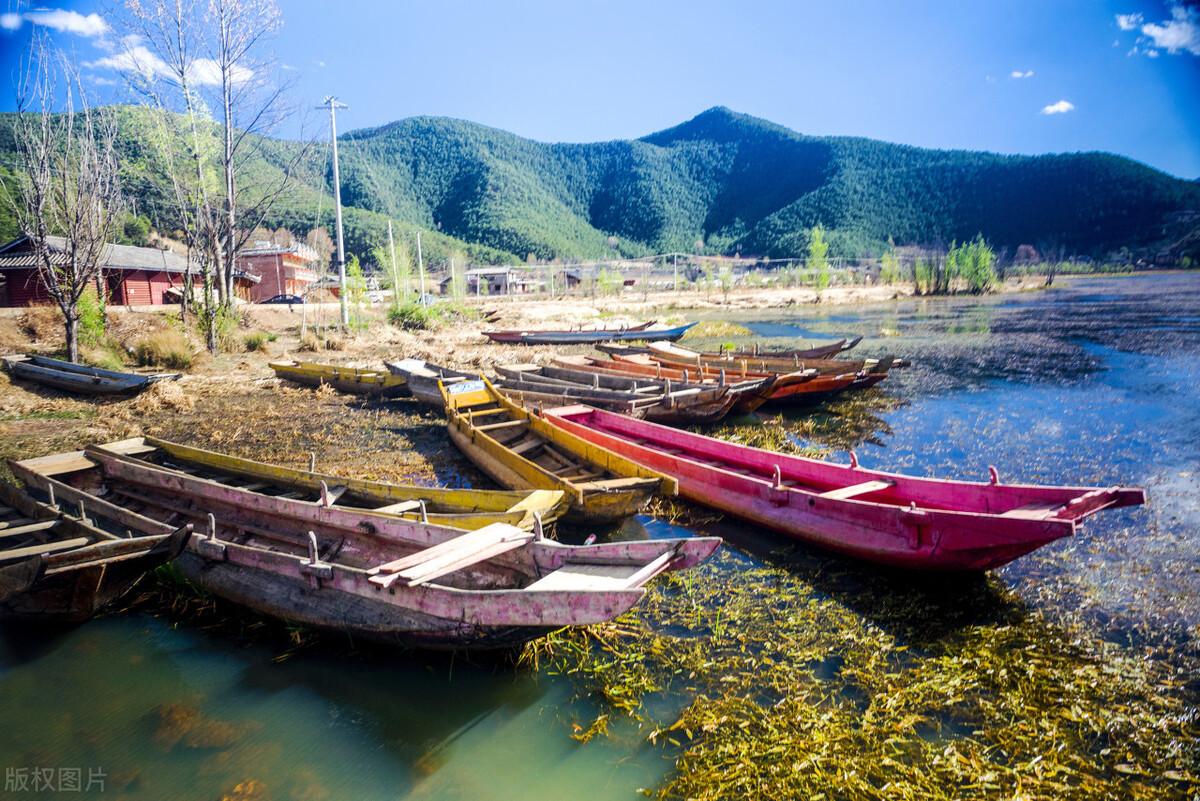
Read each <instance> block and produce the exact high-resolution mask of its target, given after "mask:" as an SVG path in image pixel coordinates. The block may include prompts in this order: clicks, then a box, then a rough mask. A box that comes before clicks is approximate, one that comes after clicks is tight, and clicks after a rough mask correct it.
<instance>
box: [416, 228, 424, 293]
mask: <svg viewBox="0 0 1200 801" xmlns="http://www.w3.org/2000/svg"><path fill="white" fill-rule="evenodd" d="M417 273H418V275H420V276H421V298H420V302H421V305H422V306H424V305H425V260H424V259H423V258H421V232H420V231H417Z"/></svg>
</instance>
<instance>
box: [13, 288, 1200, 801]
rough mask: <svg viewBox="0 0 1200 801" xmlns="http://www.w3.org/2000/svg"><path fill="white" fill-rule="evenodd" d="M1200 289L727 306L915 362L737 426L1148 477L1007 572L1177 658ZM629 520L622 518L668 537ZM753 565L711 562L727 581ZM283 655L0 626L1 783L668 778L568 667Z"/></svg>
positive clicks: (1187, 576) (126, 617)
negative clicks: (567, 673)
mask: <svg viewBox="0 0 1200 801" xmlns="http://www.w3.org/2000/svg"><path fill="white" fill-rule="evenodd" d="M1198 298H1200V276H1198V275H1179V276H1154V277H1137V278H1120V279H1079V280H1075V281H1070V282H1067V283H1065V285H1064V286H1062V287H1060V288H1056V289H1055V290H1053V291H1050V292H1039V293H1030V294H1026V295H1019V296H1005V297H997V298H983V299H953V300H948V301H947V300H941V301H921V300H906V301H902V302H899V303H898V304H887V305H879V306H872V307H865V308H862V309H854V310H846V309H837V310H835V311H833V312H828V311H826V310H820V309H814V310H807V309H799V310H797V311H796V312H794V313H777V312H774V311H772V312H770V313H758V314H747V313H742V314H740V315H734V316H733V319H735V320H737V321H739V322H742V323H743V324H746V325H747V326H748V327H749V328H750V329H751V330H753V331H755V332H757V333H758V334H759V335H763V336H771V337H778V338H779V339H778V341H777V342H776V343H773V344H777V345H779V346H785V345H787V344H789V343H791V342H792V341H793V340H798V341H803V340H805V339H807V338H816V339H826V338H830V337H833V336H849V335H856V334H863V335H865V336H866V342H867V343H868V344H866V345H864V346H862V350H863V352H864V353H866V352H874V353H881V352H884V351H888V352H893V351H894V352H900V353H904V354H905V355H911V356H912V357H913V358H914V359H915V360H916V362H917V364H916V366H915V367H913V368H911V369H908V370H906V371H901V372H898V373H893V379H891V380H889V381H888V382H886V387H887V388H886V392H882V391H881V392H879V393H877V397H876V398H875V399H874V400H873V401H872V402H871V403H868V404H866V408H865V409H858V410H855V411H853V412H850V411H847V410H845V409H838V408H826V409H818V410H815V412H811V413H798V412H788V413H786V414H783V415H778V414H776V415H763V416H761V417H758V418H755V419H751V420H745V421H742V423H743V424H744V425H745V426H746V427H747V431H752V430H753V429H755V428H757V427H759V426H764V425H765V426H783V428H784V429H785V430H786V432H787V434H788V436H789V438H790V439H792V440H793V441H794V442H796V443H798V444H803V445H816V446H820V447H824V448H827V449H829V450H830V451H831V457H832V458H835V459H843V458H845V454H844V451H843V449H844V448H846V447H854V448H855V449H856V450H857V453H858V455H859V458H860V459H861V460H862V462H863V463H864V464H865V465H868V466H874V467H881V468H887V469H898V470H904V471H906V472H911V473H916V474H922V475H941V476H948V477H957V478H973V479H983V478H984V477H986V475H987V468H988V466H989V465H996V466H997V467H998V468H999V469H1000V471H1001V476H1002V477H1003V478H1004V479H1005V480H1011V481H1018V480H1019V481H1034V482H1038V481H1041V482H1051V481H1052V482H1056V483H1079V484H1097V485H1109V484H1118V483H1123V484H1134V485H1143V486H1145V487H1146V488H1147V489H1148V491H1149V494H1150V498H1151V503H1150V505H1149V506H1148V507H1146V508H1143V509H1136V510H1120V511H1116V512H1109V513H1105V514H1102V515H1100V516H1098V517H1096V518H1093V520H1092V521H1091V522H1089V524H1088V526H1087V527H1086V529H1085V530H1084V532H1083V533H1082V534H1081V535H1080V536H1079V537H1077V538H1074V539H1073V540H1070V541H1064V542H1059V543H1055V544H1053V545H1051V546H1049V547H1048V548H1045V549H1043V550H1042V551H1040V552H1038V553H1037V554H1034V555H1031V556H1030V557H1027V558H1026V559H1023V560H1021V561H1019V562H1017V563H1016V564H1014V565H1011V566H1009V567H1007V568H1005V569H1004V570H1002V571H1000V574H999V575H1000V578H1001V580H1002V581H1003V582H1004V583H1005V584H1007V585H1009V586H1010V587H1011V588H1013V589H1014V590H1015V591H1016V592H1017V593H1018V594H1019V595H1020V597H1021V599H1022V601H1023V602H1025V603H1026V604H1027V606H1028V610H1029V614H1043V615H1046V616H1047V617H1048V618H1050V619H1052V620H1053V619H1056V618H1067V617H1075V618H1078V617H1079V616H1083V619H1084V620H1085V622H1086V624H1087V625H1088V626H1089V627H1091V628H1092V629H1094V630H1095V631H1097V632H1098V633H1099V635H1100V636H1103V637H1106V638H1109V639H1111V640H1113V641H1116V642H1121V643H1130V644H1134V643H1138V642H1142V641H1145V640H1153V641H1161V640H1163V639H1169V638H1175V640H1176V641H1177V642H1178V643H1179V644H1180V645H1181V647H1187V648H1194V643H1193V641H1192V632H1194V631H1195V630H1196V627H1197V626H1198V625H1200V602H1198V601H1197V597H1198V596H1200V593H1198V592H1197V590H1198V589H1200V588H1198V587H1197V585H1198V584H1200V533H1198V532H1200V502H1198V500H1197V499H1198V498H1200V492H1197V490H1200V455H1198V452H1200V390H1198V389H1197V387H1198V386H1200V359H1198V358H1197V357H1198V356H1200V354H1198V352H1197V351H1198V350H1200V300H1197V299H1198ZM714 316H715V315H714ZM722 319H729V317H728V316H722ZM701 344H714V343H701ZM814 423H815V425H814ZM638 522H639V525H635V526H632V527H630V528H632V529H639V530H640V529H644V530H646V531H648V532H649V533H650V534H651V535H664V534H666V533H678V529H674V528H673V527H668V526H666V525H665V524H663V523H661V522H657V521H652V520H649V519H642V520H640V521H638ZM703 528H705V529H706V530H711V531H713V532H717V533H721V534H725V535H727V536H729V537H730V539H731V540H732V541H733V542H735V543H737V544H738V545H741V546H745V547H747V548H749V549H750V553H752V554H754V553H759V554H761V553H762V552H763V549H764V548H771V547H776V546H778V545H780V541H779V540H778V539H777V538H772V537H770V536H763V535H762V533H761V532H755V531H752V530H748V529H747V527H745V526H742V525H740V524H737V523H736V522H733V523H717V524H713V525H712V526H704V527H703ZM756 558H757V557H755V556H746V557H745V558H742V559H734V560H727V562H726V563H727V564H728V565H729V568H728V569H730V570H737V569H740V568H739V566H742V565H747V564H753V563H754V560H755V559H756ZM812 558H813V559H814V560H818V561H819V560H823V559H825V557H822V556H819V555H814V556H813V557H812ZM843 567H844V565H843ZM796 569H800V570H803V569H806V568H805V567H804V566H803V564H801V566H799V567H797V568H796ZM818 569H819V568H818ZM850 569H851V570H853V569H855V568H854V567H853V566H850ZM1067 577H1069V578H1070V582H1069V583H1063V580H1064V579H1066V578H1067ZM281 650H285V649H284V648H281V646H280V643H279V641H278V637H274V638H272V639H268V640H267V641H258V640H256V638H255V637H254V635H253V631H250V632H249V633H247V632H241V633H239V635H238V636H230V634H229V633H228V632H225V631H222V630H217V631H210V630H208V629H207V628H205V627H204V626H200V625H195V624H191V623H189V622H188V621H186V620H184V621H182V622H181V621H179V620H178V619H175V620H174V622H169V618H167V617H163V616H159V615H154V614H150V613H147V612H137V613H125V614H118V615H112V616H108V617H104V618H101V619H98V620H95V621H92V622H90V623H88V624H87V625H84V626H81V627H79V628H76V629H73V630H68V631H65V632H59V633H55V634H51V635H44V634H38V635H36V636H35V635H33V634H31V633H30V632H28V631H22V630H6V631H4V632H3V637H2V638H0V698H3V702H2V703H0V765H2V766H3V767H4V768H5V769H6V771H7V772H8V776H7V777H6V778H7V779H10V780H11V779H14V775H13V771H21V770H25V771H30V772H32V771H33V770H35V769H52V770H55V771H57V770H58V769H60V768H76V767H77V768H80V769H81V770H82V773H83V776H84V783H86V782H87V776H88V774H89V771H93V770H94V771H102V772H103V782H104V787H105V793H104V794H103V796H102V797H105V798H128V799H146V800H147V801H150V800H153V801H164V800H165V799H197V798H212V799H217V798H220V797H221V796H222V795H223V794H228V793H231V792H233V791H234V788H235V787H237V786H238V785H239V784H240V785H241V788H240V792H241V794H242V797H246V798H249V797H255V798H259V797H270V798H273V799H310V800H311V801H317V799H326V798H335V799H336V798H354V799H394V798H405V797H411V798H431V799H441V798H472V799H520V801H536V799H561V798H566V797H583V796H586V797H588V798H594V799H607V798H620V799H630V798H634V797H636V791H637V790H638V789H639V788H645V787H654V786H655V785H657V784H659V783H660V782H661V781H663V780H664V778H665V777H666V776H667V775H668V773H669V771H670V770H671V767H672V762H671V759H672V757H673V753H672V752H671V751H670V750H669V749H668V748H664V747H663V746H655V745H650V744H649V743H647V742H646V738H645V732H639V731H638V730H637V728H636V727H635V726H634V724H632V723H618V724H616V725H614V727H613V729H612V731H611V733H610V736H609V737H597V738H595V739H593V740H591V741H590V742H588V743H587V744H580V743H578V742H576V741H575V740H573V739H572V738H571V736H570V735H571V734H572V733H573V731H574V729H573V727H574V726H575V725H576V724H577V723H579V722H583V723H584V724H585V725H586V722H587V721H590V720H591V719H592V718H593V717H594V716H595V715H596V713H597V711H598V710H597V709H596V708H594V707H592V706H591V705H590V703H589V702H587V701H581V700H579V699H578V698H577V697H576V692H575V691H576V689H577V686H576V684H575V683H574V680H573V679H572V678H571V677H561V676H554V675H549V674H547V673H545V672H543V673H537V672H534V671H531V670H528V669H526V668H522V667H514V666H512V665H511V664H507V663H505V662H502V661H500V662H497V661H487V660H484V661H482V662H480V661H477V660H476V661H471V660H466V659H464V658H462V657H458V658H457V659H452V658H449V657H445V658H443V657H430V656H425V655H421V654H406V653H399V652H387V651H384V652H377V651H366V652H364V651H360V650H356V649H351V648H339V647H336V644H335V645H334V646H333V647H322V648H316V649H307V650H300V651H298V652H297V653H295V654H290V655H288V658H285V659H280V653H281ZM668 705H669V704H668ZM614 717H616V716H614ZM59 775H61V774H55V781H58V778H57V777H58V776H59ZM43 777H45V774H43ZM30 785H31V787H32V778H31V779H30ZM6 790H7V791H11V792H6V793H5V795H4V796H3V797H13V798H39V797H45V798H51V797H61V793H54V792H46V791H43V792H34V791H33V790H32V789H30V790H29V791H13V785H8V786H7V787H6ZM255 793H259V795H254V794H255Z"/></svg>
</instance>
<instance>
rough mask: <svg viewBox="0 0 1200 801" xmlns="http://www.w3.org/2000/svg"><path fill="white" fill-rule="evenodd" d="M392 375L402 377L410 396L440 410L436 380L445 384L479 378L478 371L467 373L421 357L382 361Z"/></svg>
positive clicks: (440, 404) (438, 389)
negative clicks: (432, 362)
mask: <svg viewBox="0 0 1200 801" xmlns="http://www.w3.org/2000/svg"><path fill="white" fill-rule="evenodd" d="M384 364H385V365H387V369H388V370H389V371H390V372H391V373H392V375H398V376H401V377H403V378H404V380H405V381H406V382H407V383H408V389H409V391H410V392H411V393H412V396H413V397H414V398H416V399H417V400H418V401H420V402H421V403H423V404H425V405H426V406H432V407H434V408H435V409H438V410H441V409H442V408H443V406H442V390H441V389H440V388H439V387H438V382H439V381H440V382H442V383H444V384H446V385H447V386H450V385H451V384H457V383H458V382H459V381H471V380H475V379H478V378H479V373H468V372H464V371H462V370H454V369H452V368H449V367H441V366H439V365H436V364H431V363H429V362H427V361H425V360H423V359H401V360H400V361H398V362H384Z"/></svg>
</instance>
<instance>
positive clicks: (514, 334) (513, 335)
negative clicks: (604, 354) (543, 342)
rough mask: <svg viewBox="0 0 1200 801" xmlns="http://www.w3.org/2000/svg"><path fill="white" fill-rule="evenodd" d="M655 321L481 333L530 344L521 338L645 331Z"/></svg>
mask: <svg viewBox="0 0 1200 801" xmlns="http://www.w3.org/2000/svg"><path fill="white" fill-rule="evenodd" d="M655 322H657V321H656V320H648V321H646V322H644V323H638V324H637V325H629V326H621V327H619V328H604V327H600V328H589V329H585V328H584V327H583V326H580V327H578V328H565V329H558V330H554V329H550V330H545V331H516V330H511V331H503V330H492V331H484V332H482V333H483V335H484V336H485V337H487V338H488V339H490V340H492V341H493V342H502V343H505V344H509V345H513V344H530V343H523V342H522V340H523V339H524V338H526V337H529V336H542V335H556V334H580V333H582V334H613V333H626V332H635V331H645V330H646V329H647V328H649V327H650V326H652V325H654V323H655Z"/></svg>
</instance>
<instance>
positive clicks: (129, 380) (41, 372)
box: [3, 353, 179, 395]
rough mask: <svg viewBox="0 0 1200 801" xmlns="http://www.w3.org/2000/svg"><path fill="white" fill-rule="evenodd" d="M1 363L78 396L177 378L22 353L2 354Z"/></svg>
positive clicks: (14, 372) (130, 389) (27, 377)
mask: <svg viewBox="0 0 1200 801" xmlns="http://www.w3.org/2000/svg"><path fill="white" fill-rule="evenodd" d="M3 362H4V367H5V369H6V370H8V372H9V373H10V374H11V375H12V376H13V377H14V378H20V379H24V380H26V381H33V382H35V383H38V384H42V385H43V386H47V387H53V388H54V389H61V390H64V391H66V392H73V393H76V394H79V395H124V394H132V393H135V392H141V391H142V390H143V389H145V388H146V387H148V386H150V385H151V384H153V383H155V382H157V381H174V380H176V379H177V378H179V373H154V374H152V375H144V374H139V373H123V372H119V371H117V370H104V369H101V368H99V367H89V366H88V365H86V364H75V363H74V362H67V361H63V360H61V359H51V358H49V357H47V356H30V355H25V354H23V353H18V354H15V355H12V356H5V357H4V359H3Z"/></svg>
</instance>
